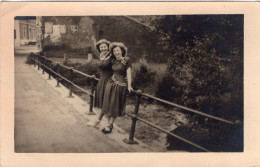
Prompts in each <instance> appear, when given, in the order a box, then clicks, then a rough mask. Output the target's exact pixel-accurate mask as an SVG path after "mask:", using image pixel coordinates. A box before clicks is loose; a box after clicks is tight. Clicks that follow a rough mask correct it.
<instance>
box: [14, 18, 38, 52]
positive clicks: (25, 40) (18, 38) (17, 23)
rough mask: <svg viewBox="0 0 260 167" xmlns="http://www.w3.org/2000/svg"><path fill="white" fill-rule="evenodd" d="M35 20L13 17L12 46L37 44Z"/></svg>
mask: <svg viewBox="0 0 260 167" xmlns="http://www.w3.org/2000/svg"><path fill="white" fill-rule="evenodd" d="M36 36H37V30H36V20H35V19H33V18H31V17H15V20H14V44H15V47H19V46H22V45H27V44H36V42H37V38H36Z"/></svg>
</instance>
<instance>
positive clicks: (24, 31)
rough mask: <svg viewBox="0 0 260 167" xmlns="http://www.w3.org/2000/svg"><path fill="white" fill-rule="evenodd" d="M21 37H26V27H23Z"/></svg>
mask: <svg viewBox="0 0 260 167" xmlns="http://www.w3.org/2000/svg"><path fill="white" fill-rule="evenodd" d="M23 39H26V29H25V27H23Z"/></svg>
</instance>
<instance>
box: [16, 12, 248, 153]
mask: <svg viewBox="0 0 260 167" xmlns="http://www.w3.org/2000/svg"><path fill="white" fill-rule="evenodd" d="M243 37H244V16H243V15H241V14H240V15H239V14H238V15H140V16H131V15H129V16H128V15H126V16H16V17H15V18H14V46H15V47H14V53H15V55H14V56H15V127H14V128H15V130H14V132H15V134H14V137H15V152H17V153H23V152H24V153H34V152H35V153H42V152H47V153H87V152H90V153H100V152H107V153H109V152H178V151H182V152H243V112H244V110H243V74H244V72H243V57H244V54H243V48H244V45H243V44H244V38H243ZM122 139H123V140H122ZM94 143H95V144H94Z"/></svg>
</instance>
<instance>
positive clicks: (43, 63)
mask: <svg viewBox="0 0 260 167" xmlns="http://www.w3.org/2000/svg"><path fill="white" fill-rule="evenodd" d="M44 65H45V59H44V58H43V59H42V63H41V66H42V74H44V68H45V67H44Z"/></svg>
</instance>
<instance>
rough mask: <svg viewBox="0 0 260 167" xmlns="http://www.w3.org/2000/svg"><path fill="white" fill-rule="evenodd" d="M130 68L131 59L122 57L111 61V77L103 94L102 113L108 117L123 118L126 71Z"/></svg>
mask: <svg viewBox="0 0 260 167" xmlns="http://www.w3.org/2000/svg"><path fill="white" fill-rule="evenodd" d="M130 67H132V63H131V59H130V58H128V57H123V59H121V60H116V59H114V60H113V61H112V71H113V75H112V77H111V79H110V80H109V81H108V83H107V85H106V89H105V94H104V101H103V108H102V113H103V114H106V115H107V116H110V117H117V116H119V117H120V116H124V115H125V108H126V93H127V79H126V76H127V69H128V68H130Z"/></svg>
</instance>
